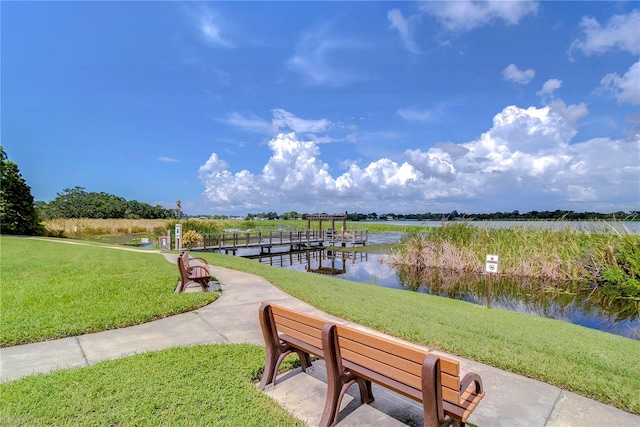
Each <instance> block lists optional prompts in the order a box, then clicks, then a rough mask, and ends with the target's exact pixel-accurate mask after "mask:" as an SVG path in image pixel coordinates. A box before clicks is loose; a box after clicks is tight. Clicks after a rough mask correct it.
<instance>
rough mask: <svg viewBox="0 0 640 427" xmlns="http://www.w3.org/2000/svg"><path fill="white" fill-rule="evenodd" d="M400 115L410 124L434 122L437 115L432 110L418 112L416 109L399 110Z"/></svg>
mask: <svg viewBox="0 0 640 427" xmlns="http://www.w3.org/2000/svg"><path fill="white" fill-rule="evenodd" d="M398 115H399V116H400V117H402V118H403V119H405V120H407V121H410V122H425V123H428V122H432V121H434V120H435V119H436V114H435V113H434V112H433V111H431V110H417V109H415V108H404V109H400V110H398Z"/></svg>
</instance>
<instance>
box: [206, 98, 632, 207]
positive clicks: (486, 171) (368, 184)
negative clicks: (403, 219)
mask: <svg viewBox="0 0 640 427" xmlns="http://www.w3.org/2000/svg"><path fill="white" fill-rule="evenodd" d="M575 108H577V109H579V107H575ZM566 109H567V110H571V108H569V107H567V108H566ZM575 135H576V130H575V128H574V127H573V125H572V123H571V122H570V121H568V120H567V119H565V118H564V117H563V115H561V114H560V113H559V112H557V108H553V107H551V106H548V107H543V108H535V107H530V108H527V109H522V108H518V107H516V106H510V107H506V108H505V109H504V110H503V111H501V112H500V113H499V114H497V115H496V116H495V117H494V120H493V126H492V127H491V129H489V130H488V131H487V132H485V133H483V134H482V135H481V136H480V137H479V138H477V139H475V140H473V141H470V142H466V143H463V144H455V143H451V142H448V143H443V144H438V145H436V146H434V147H432V148H429V149H427V150H418V149H412V150H407V151H406V152H405V159H406V160H405V161H404V162H403V163H398V162H394V161H392V160H390V159H387V158H381V159H379V160H376V161H372V162H370V163H369V164H368V165H366V166H365V165H363V166H360V165H359V164H358V163H356V162H349V163H348V164H347V163H344V164H343V165H342V166H344V167H348V169H347V170H346V171H344V170H343V172H342V173H341V174H340V175H338V176H332V174H331V168H330V167H329V165H328V164H327V163H325V162H323V161H322V160H321V158H320V156H321V153H320V149H319V146H318V144H317V143H316V142H314V141H302V140H300V139H298V137H297V136H296V134H295V133H288V134H279V135H277V136H276V137H274V138H273V139H272V140H271V141H270V142H269V148H270V149H271V151H272V154H271V158H270V159H269V160H268V161H267V162H266V164H265V166H264V167H263V169H262V171H261V172H260V173H258V174H253V173H251V172H249V171H246V170H244V171H240V172H237V173H232V172H231V171H229V170H228V167H227V165H226V164H225V163H224V162H223V161H221V160H220V159H219V158H218V156H217V155H216V154H215V153H214V154H212V156H211V158H210V159H209V160H208V161H207V163H206V164H205V165H203V166H202V167H201V168H200V171H199V172H200V179H201V181H202V182H203V184H204V185H205V188H206V190H205V193H204V195H205V197H206V199H207V200H208V202H209V204H210V206H211V207H212V208H213V209H214V210H215V211H221V212H229V213H245V212H247V211H251V210H276V211H284V210H290V209H294V210H297V211H300V212H316V211H326V212H339V211H344V210H345V209H357V210H359V211H391V210H393V211H395V212H416V211H422V210H425V211H427V210H431V211H436V210H437V207H438V206H446V205H447V204H449V203H451V201H455V202H456V204H457V206H458V208H459V209H465V210H467V211H473V210H474V208H473V206H474V205H475V204H476V203H479V202H480V201H482V202H483V203H485V205H486V203H487V201H486V199H489V198H490V199H491V200H496V203H498V204H499V203H507V202H503V200H508V203H509V205H508V206H507V205H504V206H500V205H496V206H495V210H501V209H516V208H517V209H521V210H533V209H536V210H541V209H551V208H557V207H562V208H564V209H575V210H599V209H604V210H607V209H610V208H612V207H613V208H615V210H619V209H621V210H631V209H636V208H637V201H638V199H639V197H640V194H639V191H640V190H639V189H638V188H637V186H636V187H633V186H629V185H628V183H630V182H638V180H640V139H638V138H635V139H633V140H631V141H629V140H627V141H624V140H619V141H616V140H611V139H609V138H599V139H592V140H589V141H584V142H575V141H573V138H574V137H575Z"/></svg>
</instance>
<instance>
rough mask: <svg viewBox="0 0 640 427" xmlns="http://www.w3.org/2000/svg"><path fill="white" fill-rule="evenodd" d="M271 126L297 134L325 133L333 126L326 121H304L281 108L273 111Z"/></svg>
mask: <svg viewBox="0 0 640 427" xmlns="http://www.w3.org/2000/svg"><path fill="white" fill-rule="evenodd" d="M273 124H274V126H276V127H277V128H278V129H285V128H288V129H291V130H292V131H294V132H299V133H309V132H326V131H327V130H329V129H330V128H331V127H332V126H333V123H331V122H330V121H329V120H327V119H320V120H305V119H301V118H299V117H296V116H294V115H293V114H291V113H289V112H288V111H285V110H283V109H281V108H277V109H275V110H273Z"/></svg>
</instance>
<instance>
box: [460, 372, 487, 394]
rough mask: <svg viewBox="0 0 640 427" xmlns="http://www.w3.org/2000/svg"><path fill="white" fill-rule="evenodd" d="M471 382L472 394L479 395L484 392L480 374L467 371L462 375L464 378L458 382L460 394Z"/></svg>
mask: <svg viewBox="0 0 640 427" xmlns="http://www.w3.org/2000/svg"><path fill="white" fill-rule="evenodd" d="M471 384H474V385H475V391H474V392H473V393H474V394H476V395H480V394H483V393H484V389H483V387H482V378H480V375H478V374H476V373H475V372H469V373H468V374H467V375H465V376H464V378H462V381H461V382H460V394H463V393H464V392H465V391H467V389H468V388H469V386H471Z"/></svg>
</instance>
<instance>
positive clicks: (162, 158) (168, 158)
mask: <svg viewBox="0 0 640 427" xmlns="http://www.w3.org/2000/svg"><path fill="white" fill-rule="evenodd" d="M158 161H159V162H167V163H180V160H178V159H174V158H173V157H164V156H163V157H158Z"/></svg>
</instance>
